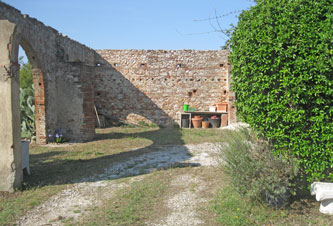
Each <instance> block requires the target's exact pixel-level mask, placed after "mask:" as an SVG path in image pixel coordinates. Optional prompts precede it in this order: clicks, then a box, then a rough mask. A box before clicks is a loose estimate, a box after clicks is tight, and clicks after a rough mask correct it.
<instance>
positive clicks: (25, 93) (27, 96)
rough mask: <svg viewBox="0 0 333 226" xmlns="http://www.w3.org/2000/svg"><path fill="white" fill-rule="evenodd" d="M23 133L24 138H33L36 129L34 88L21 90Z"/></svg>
mask: <svg viewBox="0 0 333 226" xmlns="http://www.w3.org/2000/svg"><path fill="white" fill-rule="evenodd" d="M20 109H21V132H22V134H21V135H22V137H24V138H29V139H31V138H33V137H34V136H35V134H36V128H35V97H34V88H33V86H31V87H27V88H20Z"/></svg>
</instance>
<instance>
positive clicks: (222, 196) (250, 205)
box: [212, 185, 333, 226]
mask: <svg viewBox="0 0 333 226" xmlns="http://www.w3.org/2000/svg"><path fill="white" fill-rule="evenodd" d="M212 209H213V210H214V212H215V213H216V214H217V223H218V224H220V225H226V226H227V225H327V226H329V225H332V220H333V217H332V216H329V215H323V214H320V213H319V203H318V202H316V201H315V200H314V199H311V198H309V199H303V200H299V201H296V202H294V203H293V204H292V205H290V206H289V207H287V208H284V209H276V208H272V207H270V206H268V205H265V204H262V203H258V202H253V201H251V200H249V199H248V198H246V197H244V196H241V195H240V194H239V193H237V192H236V191H235V189H233V187H232V186H230V185H226V186H224V187H223V189H221V191H220V193H219V194H218V195H217V197H216V199H215V200H214V203H213V205H212Z"/></svg>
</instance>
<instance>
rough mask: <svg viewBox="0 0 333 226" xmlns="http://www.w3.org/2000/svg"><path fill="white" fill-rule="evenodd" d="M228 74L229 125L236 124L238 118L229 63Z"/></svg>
mask: <svg viewBox="0 0 333 226" xmlns="http://www.w3.org/2000/svg"><path fill="white" fill-rule="evenodd" d="M227 72H228V75H227V77H228V79H227V81H228V84H227V86H228V91H229V92H228V96H227V99H228V124H232V123H236V122H237V117H236V111H237V110H236V107H235V101H236V94H235V92H233V91H232V87H231V83H232V81H231V80H232V74H231V65H230V63H228V66H227Z"/></svg>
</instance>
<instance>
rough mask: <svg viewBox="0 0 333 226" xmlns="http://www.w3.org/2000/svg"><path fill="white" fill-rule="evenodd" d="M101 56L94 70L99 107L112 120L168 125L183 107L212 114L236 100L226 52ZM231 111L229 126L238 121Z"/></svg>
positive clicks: (119, 52) (112, 52)
mask: <svg viewBox="0 0 333 226" xmlns="http://www.w3.org/2000/svg"><path fill="white" fill-rule="evenodd" d="M97 52H98V53H99V54H100V56H101V57H102V58H103V59H102V60H101V65H100V67H98V68H97V69H96V75H95V104H96V107H97V109H98V111H99V113H101V114H103V115H105V116H108V117H110V118H113V119H114V120H124V121H127V122H130V123H138V122H139V121H145V122H147V123H155V124H158V125H164V126H170V125H173V124H175V122H177V120H178V119H179V113H180V112H181V111H182V108H183V104H184V103H188V104H189V105H190V106H193V107H195V109H196V110H200V111H208V109H209V106H211V105H215V103H219V102H229V99H230V98H232V97H233V96H232V94H231V95H230V91H229V90H230V64H229V62H228V54H229V52H228V51H226V50H220V51H219V50H201V51H199V50H97ZM104 59H105V61H103V60H104ZM229 109H230V114H229V115H230V118H229V121H234V120H235V119H234V113H233V112H231V111H233V106H232V105H230V107H229Z"/></svg>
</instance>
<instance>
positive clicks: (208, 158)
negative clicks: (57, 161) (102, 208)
mask: <svg viewBox="0 0 333 226" xmlns="http://www.w3.org/2000/svg"><path fill="white" fill-rule="evenodd" d="M220 148H221V147H220V146H219V145H217V144H212V143H204V144H199V145H185V146H182V145H177V146H160V147H155V148H154V150H152V152H151V153H145V154H142V155H140V156H137V157H135V158H131V159H128V160H126V161H122V162H119V163H116V164H113V165H112V166H111V167H110V168H107V169H105V172H104V173H103V174H100V175H97V176H94V177H90V178H85V179H84V180H81V181H79V182H76V183H74V185H72V186H69V188H68V189H65V190H63V191H62V192H60V193H59V194H57V195H55V196H53V197H51V198H50V199H49V200H47V201H46V202H44V203H42V204H41V205H40V206H38V207H37V208H35V209H33V210H31V211H29V212H28V213H27V214H26V215H25V216H23V217H22V218H21V219H20V220H19V221H18V222H17V224H18V225H45V224H48V225H62V224H63V221H64V220H66V219H71V220H72V221H76V220H77V219H79V218H80V217H81V216H82V215H85V214H88V213H89V209H90V208H91V207H94V206H98V205H100V204H101V203H102V200H105V199H107V198H109V197H111V196H112V195H113V194H114V193H115V192H116V191H117V190H118V189H123V188H125V187H127V186H129V185H130V184H131V183H132V182H133V181H138V180H142V179H143V178H144V177H145V176H146V175H147V174H148V173H150V172H151V171H153V170H156V169H165V170H167V169H168V168H170V167H172V166H177V165H179V164H183V165H184V166H197V167H216V166H217V165H218V159H217V155H218V153H219V149H220ZM133 176H135V177H133ZM125 177H128V178H129V179H128V180H126V181H125V182H124V180H122V182H119V180H117V179H119V178H125ZM194 185H195V187H196V189H195V191H193V190H190V188H191V187H193V186H194ZM205 186H206V185H205V183H203V181H202V180H201V179H200V178H199V177H193V176H191V175H186V174H185V175H180V176H177V177H175V178H174V179H173V181H172V183H171V188H172V189H173V190H174V191H177V192H174V193H173V194H172V195H171V196H170V197H169V198H168V199H167V200H165V203H164V205H166V207H167V209H168V210H170V211H169V212H168V214H167V216H166V217H165V218H162V219H156V221H154V222H147V224H148V225H200V224H203V223H204V222H203V221H202V220H200V218H199V216H198V214H197V213H196V209H195V207H196V206H197V205H198V204H199V203H201V202H205V201H207V200H205V199H202V198H200V196H199V194H200V192H201V191H202V190H204V189H208V188H207V187H205ZM103 196H104V197H103ZM106 196H108V197H106Z"/></svg>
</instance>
